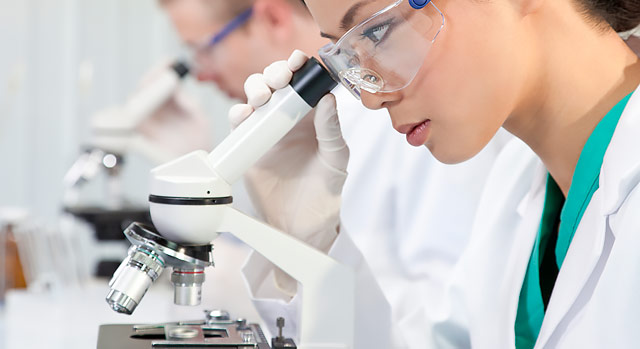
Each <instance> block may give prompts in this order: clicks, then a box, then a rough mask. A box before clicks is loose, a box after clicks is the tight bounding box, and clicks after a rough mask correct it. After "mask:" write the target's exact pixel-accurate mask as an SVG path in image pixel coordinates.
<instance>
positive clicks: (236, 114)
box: [228, 104, 254, 130]
mask: <svg viewBox="0 0 640 349" xmlns="http://www.w3.org/2000/svg"><path fill="white" fill-rule="evenodd" d="M253 111H254V109H253V107H252V106H250V105H249V104H236V105H234V106H232V107H231V109H229V114H228V117H229V124H230V125H231V130H235V129H236V127H238V125H240V124H241V123H242V122H243V121H244V120H246V119H247V118H248V117H249V115H251V113H253Z"/></svg>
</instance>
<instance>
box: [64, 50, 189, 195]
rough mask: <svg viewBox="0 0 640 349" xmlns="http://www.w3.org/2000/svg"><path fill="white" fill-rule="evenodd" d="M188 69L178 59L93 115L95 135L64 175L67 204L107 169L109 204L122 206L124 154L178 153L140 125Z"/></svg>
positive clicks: (159, 158) (160, 156) (162, 158)
mask: <svg viewBox="0 0 640 349" xmlns="http://www.w3.org/2000/svg"><path fill="white" fill-rule="evenodd" d="M188 72H189V69H188V67H187V66H186V65H184V64H182V63H180V62H176V63H174V64H173V65H171V66H169V67H167V69H165V70H164V71H162V72H160V73H158V75H157V76H155V77H154V79H153V80H152V81H150V82H149V83H148V84H147V86H145V87H144V88H141V89H140V90H138V91H136V92H135V93H134V94H133V95H131V96H130V97H129V98H128V99H127V101H126V102H125V103H124V104H123V105H121V106H116V107H111V108H107V109H105V110H102V111H100V112H97V113H96V114H95V115H93V116H92V118H91V138H90V140H89V145H88V147H87V150H86V151H85V152H84V153H83V154H82V155H80V157H79V158H78V159H77V160H76V161H75V163H74V164H73V165H72V166H71V168H70V169H69V170H68V171H67V174H66V175H65V178H64V182H65V186H66V189H67V193H66V195H65V196H66V197H65V202H66V204H67V205H72V206H73V205H75V204H76V201H77V188H78V186H79V185H80V184H81V183H83V182H86V181H88V180H90V179H91V178H93V177H94V176H96V175H97V174H98V173H99V172H100V171H101V170H106V171H107V173H108V174H109V187H108V190H107V191H106V193H107V200H106V202H107V206H110V207H118V206H120V205H121V204H122V202H121V199H122V196H121V189H120V186H119V180H118V173H119V170H120V167H121V163H122V157H123V155H124V154H126V153H127V152H129V151H135V152H138V153H140V154H142V155H143V156H145V157H146V158H148V159H150V160H151V161H153V162H154V163H158V164H160V163H164V162H166V161H169V160H171V159H173V158H175V155H174V156H172V154H167V152H166V151H164V150H161V148H162V147H160V146H159V145H158V144H154V143H153V142H150V141H148V140H146V139H145V138H144V137H143V136H142V135H140V134H139V133H138V132H137V131H136V128H137V127H138V126H139V125H140V124H141V123H142V122H143V121H144V120H146V119H147V118H148V117H150V116H151V115H153V112H154V111H155V110H157V109H158V108H159V107H160V106H161V105H162V104H163V103H165V102H166V101H167V100H168V99H169V98H170V97H171V96H172V95H173V94H174V92H175V90H176V89H177V88H178V87H179V86H180V83H181V81H182V79H183V78H184V77H185V76H186V75H187V74H188Z"/></svg>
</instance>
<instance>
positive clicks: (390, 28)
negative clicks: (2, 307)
mask: <svg viewBox="0 0 640 349" xmlns="http://www.w3.org/2000/svg"><path fill="white" fill-rule="evenodd" d="M429 5H430V6H429ZM429 5H427V6H425V7H424V8H422V9H419V10H418V9H415V8H413V7H412V6H411V5H410V4H409V1H408V0H398V1H395V2H394V3H393V4H391V5H389V6H387V7H386V8H384V9H382V10H381V11H379V12H377V13H375V14H374V15H373V16H371V17H369V18H368V19H367V20H365V21H364V22H361V23H360V24H358V25H356V26H355V27H353V28H351V29H350V30H349V31H348V32H346V33H345V34H344V35H343V36H342V37H341V38H340V40H338V42H336V43H335V44H328V45H326V46H324V47H323V48H321V49H320V51H319V52H318V53H319V55H320V57H321V58H322V61H323V62H324V64H325V65H326V67H327V68H328V69H329V71H330V72H331V73H332V74H333V75H334V78H335V79H336V80H337V81H339V82H340V83H341V84H342V85H344V86H345V87H347V88H348V89H349V90H350V91H351V92H352V93H353V95H354V96H356V98H358V99H360V94H361V91H362V90H364V91H366V92H369V93H387V92H395V91H398V90H400V89H403V88H405V87H407V86H408V85H409V84H410V83H411V81H413V79H414V78H415V77H416V74H417V73H418V70H420V67H421V66H422V63H423V62H424V59H425V57H426V56H427V53H428V52H429V49H430V48H431V46H432V44H433V43H434V42H435V40H436V38H437V37H438V34H439V33H440V31H441V30H442V28H443V27H444V15H443V14H442V12H441V11H440V10H439V9H438V8H437V7H436V5H435V4H434V3H433V1H430V2H429Z"/></svg>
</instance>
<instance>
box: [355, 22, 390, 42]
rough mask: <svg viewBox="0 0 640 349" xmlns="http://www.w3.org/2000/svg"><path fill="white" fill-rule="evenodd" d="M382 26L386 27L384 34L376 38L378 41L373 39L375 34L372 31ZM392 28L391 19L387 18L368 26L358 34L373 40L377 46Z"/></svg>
mask: <svg viewBox="0 0 640 349" xmlns="http://www.w3.org/2000/svg"><path fill="white" fill-rule="evenodd" d="M384 27H387V31H386V32H385V33H384V36H383V37H382V38H380V39H378V41H375V36H374V33H375V32H376V31H378V30H380V29H382V28H384ZM391 30H393V20H391V19H389V20H387V21H385V22H383V23H380V24H378V25H376V26H375V27H373V28H369V29H366V30H364V31H363V32H362V34H360V36H361V37H362V38H363V39H369V40H371V41H373V42H374V43H375V45H376V46H378V44H379V43H381V42H382V41H383V40H384V39H385V38H386V37H387V36H388V35H389V33H390V31H391Z"/></svg>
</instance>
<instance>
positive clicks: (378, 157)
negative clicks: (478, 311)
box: [244, 90, 512, 348]
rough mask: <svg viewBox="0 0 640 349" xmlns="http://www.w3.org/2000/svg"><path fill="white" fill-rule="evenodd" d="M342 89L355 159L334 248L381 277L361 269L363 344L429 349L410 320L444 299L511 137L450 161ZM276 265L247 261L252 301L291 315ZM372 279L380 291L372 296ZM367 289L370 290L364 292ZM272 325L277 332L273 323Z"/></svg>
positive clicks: (269, 312)
mask: <svg viewBox="0 0 640 349" xmlns="http://www.w3.org/2000/svg"><path fill="white" fill-rule="evenodd" d="M336 97H337V101H338V112H339V113H338V114H339V117H340V122H341V126H342V130H343V134H344V137H345V139H346V141H347V144H348V145H349V149H350V152H351V157H350V160H349V165H348V168H347V171H348V172H349V176H348V178H347V181H346V183H345V187H344V190H343V195H342V211H341V220H342V229H341V231H342V232H345V231H346V232H347V234H344V233H341V234H339V237H338V239H337V240H336V242H335V243H334V246H333V248H332V249H331V251H329V255H331V256H332V257H334V258H336V259H337V260H340V261H342V262H345V263H348V264H351V265H354V266H356V267H357V268H358V270H360V271H363V272H367V270H369V269H370V270H371V271H373V275H375V279H374V278H373V277H371V275H370V274H369V275H368V276H364V275H365V274H360V275H361V276H360V277H361V279H360V282H359V284H358V287H359V289H360V290H363V291H362V292H359V297H358V304H356V307H357V308H362V309H363V312H361V313H360V315H361V316H360V317H358V318H357V319H356V325H357V329H356V331H357V333H356V337H357V338H358V343H359V346H358V347H360V348H388V347H389V345H384V344H382V343H388V341H389V336H393V337H394V339H393V343H394V347H396V348H405V347H410V348H423V347H424V341H419V342H416V343H405V342H404V338H406V337H407V336H408V334H409V333H411V332H414V331H418V330H419V329H417V328H416V326H415V325H414V324H413V323H412V322H413V320H412V318H413V316H414V314H415V313H419V310H418V309H426V308H430V307H431V306H432V305H431V302H434V301H436V300H437V299H440V298H441V297H442V296H441V295H442V294H443V293H444V285H445V280H446V279H447V278H448V277H449V276H450V274H451V273H452V271H453V268H454V266H455V264H456V262H457V261H458V258H459V256H460V254H461V253H462V251H463V249H464V247H465V246H466V243H467V239H468V235H469V234H468V233H469V231H470V230H471V226H472V223H473V218H474V216H475V211H476V208H477V205H478V200H479V199H480V195H481V193H482V190H483V187H484V183H485V181H486V179H487V176H488V173H489V171H490V169H491V167H492V165H493V162H494V159H495V157H496V156H497V154H498V152H499V151H500V149H501V148H502V147H503V144H504V143H505V142H506V140H507V139H511V138H512V136H510V135H507V134H506V133H501V134H500V135H499V136H498V137H496V139H495V140H494V141H492V143H491V144H490V145H489V146H487V148H486V149H485V150H483V152H482V153H481V154H479V155H478V156H477V157H476V158H474V159H473V160H471V161H468V162H465V163H464V164H460V165H454V166H451V165H444V164H441V163H440V162H438V161H437V160H436V159H435V158H433V156H431V154H430V153H429V151H428V150H427V149H426V148H424V147H420V148H413V147H411V146H410V145H409V144H407V143H406V140H405V137H404V135H401V134H399V133H397V132H396V131H394V130H393V128H392V126H391V121H390V118H389V115H388V113H387V112H386V111H371V110H367V109H365V108H364V107H363V106H362V105H361V104H360V102H359V101H357V100H355V99H354V98H353V97H352V96H350V95H349V93H348V92H347V91H346V90H342V91H341V92H338V93H337V96H336ZM351 240H353V242H352V241H351ZM354 243H355V245H357V247H358V248H359V250H360V251H361V252H362V255H363V256H364V259H365V260H366V263H363V261H362V259H361V255H360V253H358V251H357V250H356V248H355V247H353V244H354ZM367 264H368V265H369V268H367ZM271 270H272V266H271V265H270V263H268V262H267V261H266V260H265V259H264V258H262V257H261V256H259V255H258V254H254V255H253V256H252V257H251V258H250V259H249V261H248V262H247V264H246V266H245V267H244V276H245V279H246V280H247V283H248V285H249V289H250V292H251V293H252V295H253V296H254V298H255V300H254V304H255V306H256V308H257V309H258V311H259V312H260V313H261V314H262V315H263V317H264V318H266V319H274V318H275V316H278V314H279V315H284V316H285V317H286V318H287V319H295V318H296V314H297V313H296V312H297V308H296V306H297V304H296V301H295V300H294V301H291V302H289V299H288V298H287V297H286V296H284V295H281V294H279V292H278V291H277V290H276V289H275V288H274V286H273V282H272V279H271V277H270V272H271ZM376 282H377V283H378V284H379V285H380V289H381V290H382V294H378V295H376V291H377V290H379V289H378V287H377V286H376ZM365 294H366V295H368V296H369V298H364V297H362V295H365ZM382 296H384V298H383V297H382ZM384 299H386V302H388V303H390V305H391V316H389V314H388V312H389V309H388V308H387V306H386V305H385V304H384V303H386V302H385V300H384ZM374 300H375V301H374ZM371 304H375V305H371ZM389 320H391V321H392V324H390V323H389ZM272 323H273V321H271V320H268V321H267V324H268V325H271V324H272ZM391 325H393V326H391ZM390 328H393V330H392V331H393V333H390V331H389V329H390ZM269 329H270V331H271V332H272V333H274V332H273V331H275V326H272V325H271V326H269ZM296 330H297V329H296V326H295V324H294V323H292V321H289V322H288V323H287V325H286V326H285V334H287V335H289V336H295V333H296ZM360 334H361V335H360ZM363 337H364V338H365V339H363ZM385 341H386V342H385Z"/></svg>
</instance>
